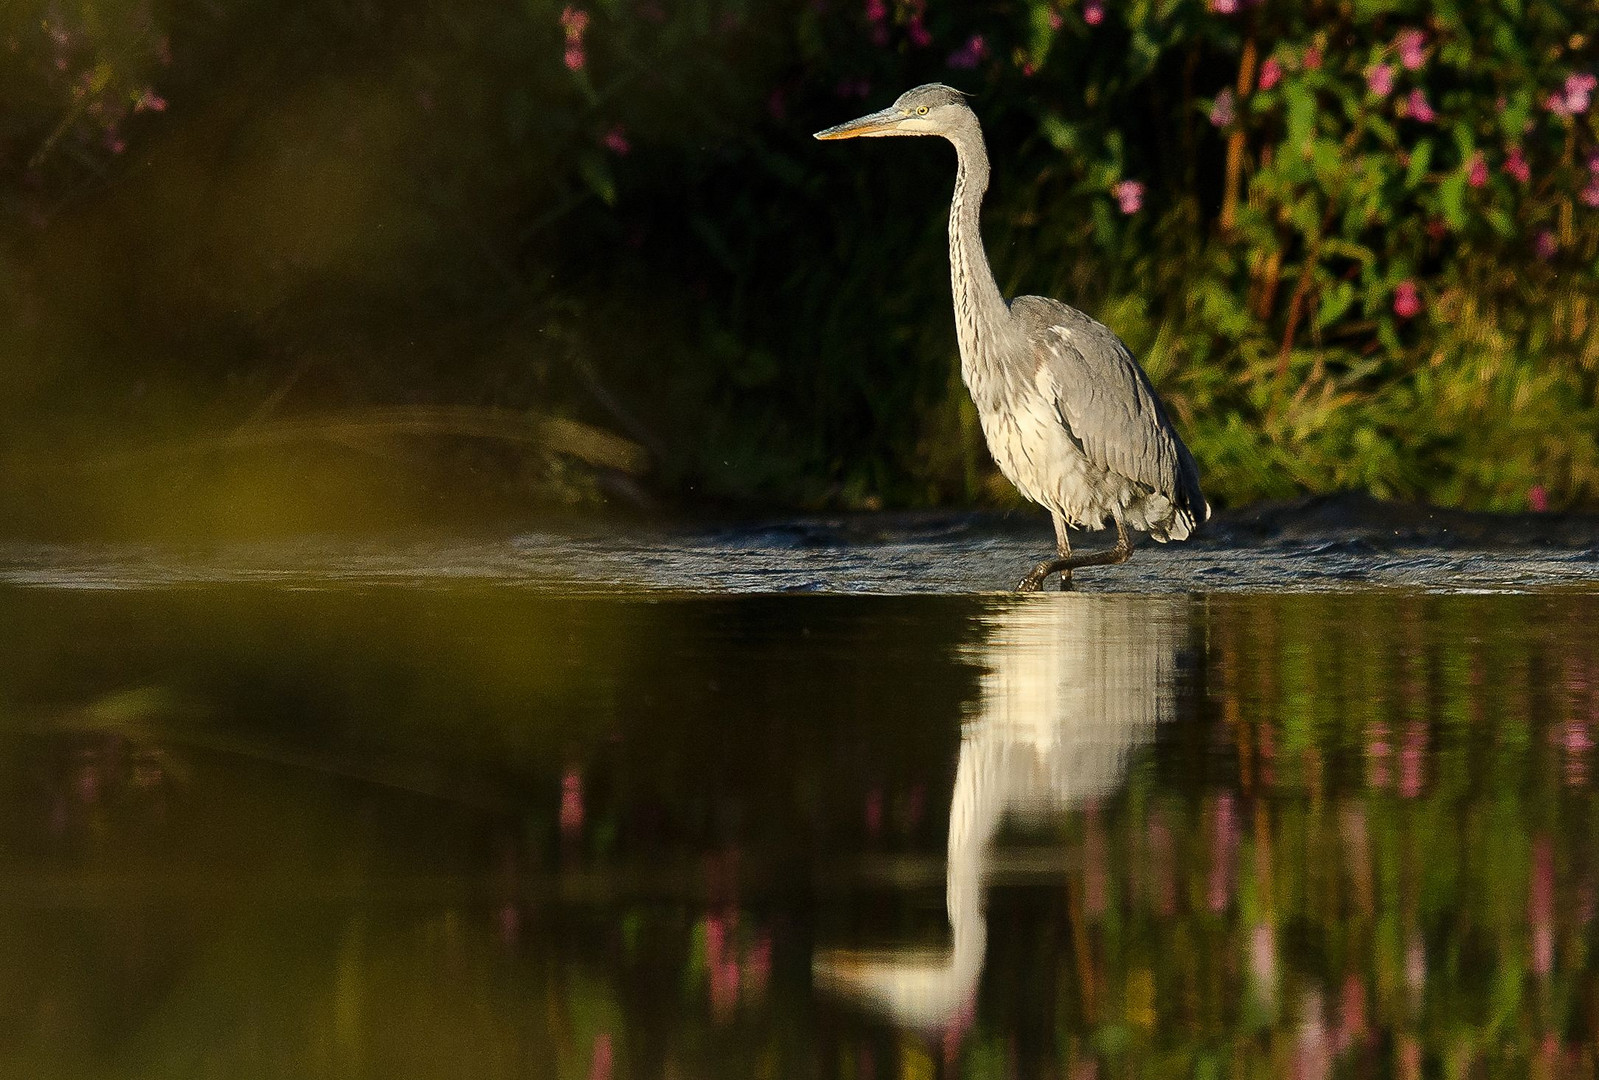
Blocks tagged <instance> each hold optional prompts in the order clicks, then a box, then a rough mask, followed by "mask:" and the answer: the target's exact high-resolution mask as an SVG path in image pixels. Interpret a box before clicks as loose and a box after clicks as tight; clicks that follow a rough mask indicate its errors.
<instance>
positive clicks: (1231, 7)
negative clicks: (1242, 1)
mask: <svg viewBox="0 0 1599 1080" xmlns="http://www.w3.org/2000/svg"><path fill="white" fill-rule="evenodd" d="M1210 10H1212V11H1214V12H1215V13H1216V14H1218V15H1235V14H1237V13H1238V0H1210Z"/></svg>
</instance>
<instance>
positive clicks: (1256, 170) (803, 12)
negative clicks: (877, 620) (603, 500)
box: [0, 0, 1599, 509]
mask: <svg viewBox="0 0 1599 1080" xmlns="http://www.w3.org/2000/svg"><path fill="white" fill-rule="evenodd" d="M1218 9H1219V10H1218ZM1233 9H1236V10H1233ZM1590 23H1591V9H1590V8H1589V7H1588V5H1586V4H1581V3H1576V2H1564V3H1551V2H1538V0H1532V2H1525V3H1523V2H1521V0H1503V2H1500V3H1493V4H1454V3H1417V2H1385V0H1348V2H1345V3H1330V2H1317V3H1309V4H1300V3H1288V2H1278V0H1269V2H1266V3H1262V4H1258V5H1251V4H1247V3H1245V2H1244V0H1220V2H1217V0H1210V2H1209V3H1205V2H1201V0H1130V2H1126V3H1111V4H1108V5H1099V4H1096V3H1087V4H1079V3H1071V2H1066V3H1053V2H1046V0H1016V2H1013V3H1005V4H999V3H993V4H978V5H959V6H956V5H934V6H933V7H932V8H928V7H927V6H926V5H925V4H924V3H922V2H920V0H893V2H887V0H885V2H884V3H881V4H879V3H868V2H864V0H863V2H862V3H856V2H854V0H850V2H848V3H834V2H815V3H799V2H779V0H748V2H742V3H741V2H733V0H681V2H677V3H672V4H664V3H662V4H657V3H652V2H650V0H636V2H635V0H602V2H597V3H594V4H592V5H591V6H582V5H578V4H574V5H572V6H570V7H566V8H563V7H561V6H560V5H557V4H555V3H552V2H548V0H527V2H525V3H522V4H520V5H505V4H490V3H477V2H471V3H461V4H457V3H450V4H445V3H439V2H436V0H408V2H401V3H396V4H385V5H368V4H358V3H353V2H350V3H340V2H335V3H331V4H318V5H311V6H309V7H286V6H284V5H282V4H279V3H277V2H274V0H247V2H242V3H238V4H235V5H232V6H230V7H227V8H219V7H216V6H202V5H191V4H186V3H181V2H174V3H170V4H166V5H161V6H156V7H150V6H147V5H139V4H134V3H131V2H130V3H122V2H118V0H103V2H89V3H82V4H75V5H61V4H42V5H35V6H32V8H31V10H29V5H24V7H23V8H21V9H17V10H16V12H15V14H14V15H9V16H7V19H6V22H5V23H4V25H0V33H3V34H4V35H5V39H4V41H0V45H4V46H5V47H6V48H7V49H8V50H9V53H8V55H9V56H10V57H11V58H12V60H11V62H8V64H7V65H6V67H5V68H4V70H3V71H0V92H3V93H4V94H5V99H6V101H7V103H8V109H7V110H6V112H5V113H4V115H0V214H3V218H0V220H3V222H4V231H3V233H0V280H3V281H4V282H6V288H5V290H4V294H3V296H0V315H3V319H0V349H4V351H5V354H6V357H7V361H6V364H5V365H4V367H5V370H4V371H3V372H0V391H3V392H4V393H3V399H4V401H5V404H4V405H3V406H0V409H3V416H0V419H3V422H4V426H5V428H6V429H7V430H8V431H9V432H10V434H9V435H8V436H6V437H7V438H8V440H9V446H10V449H12V450H19V449H24V448H28V447H37V446H39V445H48V446H51V447H53V448H55V447H59V446H60V445H61V444H62V441H63V440H67V441H69V442H75V443H86V444H89V445H93V446H98V445H99V444H100V442H102V441H103V440H104V439H105V438H106V437H107V433H108V432H109V433H111V434H112V435H114V436H117V437H120V438H122V439H124V440H131V441H133V442H139V441H147V440H148V439H149V438H150V437H151V436H152V435H160V436H172V435H182V436H190V435H194V434H197V433H214V432H217V431H219V430H222V431H226V430H230V429H232V428H234V427H236V426H237V425H238V424H240V423H244V422H248V421H249V420H250V419H251V418H252V417H256V416H258V415H260V414H261V413H262V410H263V409H264V410H266V411H267V412H272V413H288V414H296V413H303V412H307V411H315V410H323V411H326V410H334V411H337V410H342V409H348V408H353V407H364V406H371V405H393V404H420V405H432V404H449V405H482V406H494V407H498V408H511V409H524V408H526V409H536V410H538V411H539V412H540V413H542V414H549V413H557V414H564V415H568V416H571V417H573V418H575V419H579V420H583V421H586V422H589V423H593V424H598V425H600V426H603V427H607V428H610V429H612V430H615V431H618V432H619V433H621V434H624V435H626V436H628V437H629V438H632V439H634V440H636V441H638V442H640V443H643V444H644V445H646V446H647V447H648V448H649V449H650V450H651V451H652V453H653V454H654V456H655V458H656V461H657V464H658V471H657V477H656V483H657V485H658V486H659V487H661V488H662V489H663V490H667V491H676V492H678V493H696V494H713V495H728V496H736V497H743V498H764V499H771V500H777V501H782V502H786V503H790V504H798V505H817V506H820V505H839V506H871V505H879V504H882V503H890V504H896V505H918V504H930V503H951V502H967V501H972V500H979V501H1005V500H1008V499H1014V498H1015V496H1014V493H1012V492H1010V491H1009V489H1008V486H1007V485H1005V484H1004V483H1003V481H1001V480H999V479H998V478H997V477H996V476H995V475H994V474H993V472H992V466H991V464H990V463H989V461H988V458H987V455H986V452H985V451H984V449H983V447H982V443H981V437H980V434H979V433H978V431H977V429H976V425H975V422H974V420H973V417H972V415H971V412H970V406H969V404H968V402H967V401H966V398H965V395H964V392H963V391H962V389H961V388H960V386H959V383H958V379H957V377H956V375H955V361H954V335H953V332H952V325H951V317H950V313H949V297H948V286H947V277H948V271H947V266H946V263H945V251H944V243H945V241H944V232H943V230H944V212H945V200H946V198H947V194H948V191H949V189H950V186H951V183H952V168H951V164H952V163H951V159H950V155H949V153H948V150H947V148H946V147H943V146H942V145H938V144H934V143H932V142H930V141H925V140H918V141H914V142H910V141H898V140H895V141H891V142H877V143H865V144H850V145H841V146H823V145H819V144H816V143H814V142H812V141H811V140H810V138H809V133H810V132H811V131H813V130H816V129H817V128H819V127H822V126H825V125H827V124H831V123H835V122H838V121H840V120H844V119H848V118H849V117H851V116H853V115H856V114H858V113H861V112H865V111H867V110H868V109H870V108H875V107H877V106H879V105H880V104H881V103H882V102H883V101H884V100H887V99H888V98H889V97H891V96H892V95H894V94H896V93H898V92H899V91H901V90H903V89H904V88H906V87H908V86H910V85H913V84H915V83H918V82H923V81H929V80H932V79H939V80H943V81H948V82H950V83H952V84H954V85H957V86H959V87H960V88H962V89H965V90H968V91H971V92H973V93H974V95H975V98H974V105H975V107H976V108H977V110H978V112H979V113H980V115H981V116H982V118H983V120H984V123H985V126H986V130H987V132H988V137H989V143H990V150H991V153H992V156H993V157H994V160H995V181H994V187H993V190H992V191H991V193H990V197H989V201H988V211H987V214H986V216H985V222H986V224H985V230H986V234H987V237H988V244H989V249H990V251H991V252H992V256H993V261H994V263H995V269H996V273H997V276H998V277H999V279H1000V283H1001V286H1002V288H1004V289H1005V290H1006V291H1007V292H1008V293H1011V294H1014V293H1018V292H1035V293H1041V294H1045V295H1051V296H1056V297H1059V298H1061V299H1064V300H1067V301H1068V302H1071V303H1073V304H1075V305H1077V306H1079V307H1082V308H1084V309H1085V310H1087V311H1089V312H1090V313H1092V314H1095V315H1097V316H1098V317H1100V318H1101V319H1103V320H1104V321H1106V322H1108V323H1109V324H1110V325H1111V326H1112V327H1113V328H1114V329H1116V330H1117V331H1118V332H1119V333H1121V334H1122V335H1123V337H1125V338H1126V339H1127V340H1128V342H1129V344H1131V345H1132V346H1133V348H1134V350H1135V351H1136V352H1137V353H1139V354H1140V355H1141V356H1142V357H1143V359H1144V362H1145V365H1146V367H1147V368H1148V369H1149V371H1150V373H1151V375H1152V376H1153V377H1154V378H1155V380H1156V382H1157V383H1158V384H1159V386H1160V388H1161V390H1162V392H1163V394H1164V395H1165V396H1166V398H1167V400H1168V402H1169V403H1170V405H1171V407H1172V411H1173V413H1174V415H1175V417H1176V419H1177V422H1178V424H1179V426H1180V428H1181V430H1182V431H1183V433H1184V434H1185V436H1186V437H1187V438H1188V441H1189V443H1190V445H1191V446H1192V448H1193V450H1194V453H1195V456H1196V458H1197V459H1198V461H1199V463H1200V466H1201V469H1202V472H1203V475H1204V476H1205V480H1206V487H1207V491H1208V492H1209V493H1210V494H1211V496H1212V499H1213V501H1216V502H1218V503H1227V502H1232V503H1236V502H1240V501H1244V500H1249V499H1253V498H1259V497H1263V496H1279V495H1287V494H1291V493H1294V492H1299V491H1304V490H1326V489H1333V488H1359V489H1365V490H1369V491H1372V492H1374V493H1377V494H1379V495H1384V496H1393V497H1403V498H1424V499H1429V500H1432V501H1436V502H1442V503H1450V504H1462V505H1472V506H1479V507H1491V508H1500V509H1517V508H1522V507H1524V506H1526V505H1528V504H1529V503H1531V504H1532V505H1534V506H1537V505H1540V504H1542V502H1543V501H1544V500H1546V499H1547V500H1548V502H1549V503H1550V504H1551V505H1559V504H1573V503H1584V502H1589V503H1591V502H1592V501H1593V500H1594V498H1595V496H1596V494H1599V446H1596V442H1595V436H1594V432H1595V431H1596V430H1599V415H1596V413H1599V410H1596V399H1595V386H1596V382H1599V331H1596V329H1595V324H1596V320H1599V306H1596V305H1599V283H1596V279H1595V267H1596V256H1599V209H1596V208H1595V206H1594V205H1592V204H1599V159H1595V158H1594V157H1593V155H1594V154H1595V153H1596V150H1599V139H1596V137H1595V127H1594V116H1595V111H1594V110H1593V109H1592V108H1590V107H1589V100H1588V99H1589V98H1590V97H1591V95H1592V87H1591V86H1587V84H1586V83H1585V82H1584V78H1585V77H1586V76H1589V75H1590V74H1591V73H1592V71H1593V70H1594V68H1595V65H1596V57H1599V52H1596V46H1595V43H1594V40H1593V38H1592V29H1593V28H1592V26H1591V25H1590ZM1417 33H1419V34H1420V35H1421V36H1420V37H1419V38H1415V39H1409V40H1407V37H1406V35H1407V34H1417ZM1585 86H1587V88H1586V89H1584V87H1585ZM1416 95H1419V96H1416Z"/></svg>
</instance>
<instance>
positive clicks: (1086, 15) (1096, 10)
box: [1083, 0, 1105, 26]
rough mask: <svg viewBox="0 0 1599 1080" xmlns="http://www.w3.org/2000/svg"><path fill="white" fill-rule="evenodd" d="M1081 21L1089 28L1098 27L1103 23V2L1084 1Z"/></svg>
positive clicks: (1095, 0) (1097, 0)
mask: <svg viewBox="0 0 1599 1080" xmlns="http://www.w3.org/2000/svg"><path fill="white" fill-rule="evenodd" d="M1083 21H1084V22H1085V23H1087V24H1088V25H1089V26H1098V25H1099V24H1100V23H1102V22H1104V21H1105V0H1084V3H1083Z"/></svg>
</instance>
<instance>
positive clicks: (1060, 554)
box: [1016, 511, 1072, 592]
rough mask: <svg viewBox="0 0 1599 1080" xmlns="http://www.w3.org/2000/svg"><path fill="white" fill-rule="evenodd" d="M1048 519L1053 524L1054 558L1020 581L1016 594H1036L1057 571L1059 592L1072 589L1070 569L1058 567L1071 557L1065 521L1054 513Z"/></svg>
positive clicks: (1044, 562) (1045, 561) (1070, 543)
mask: <svg viewBox="0 0 1599 1080" xmlns="http://www.w3.org/2000/svg"><path fill="white" fill-rule="evenodd" d="M1050 519H1051V520H1052V521H1054V523H1055V554H1056V558H1053V559H1045V560H1044V561H1043V562H1041V563H1039V564H1038V565H1037V566H1035V567H1033V572H1032V573H1030V574H1028V575H1027V576H1026V577H1024V578H1022V580H1021V581H1020V582H1019V583H1018V584H1017V586H1016V591H1017V592H1037V591H1038V589H1039V587H1040V586H1041V585H1043V584H1044V582H1045V581H1047V580H1048V579H1049V575H1051V574H1053V573H1054V572H1055V571H1057V570H1061V575H1060V590H1061V592H1065V591H1066V590H1067V589H1070V588H1071V587H1072V572H1071V568H1070V567H1067V568H1065V569H1064V570H1062V568H1061V566H1060V564H1061V563H1062V562H1063V561H1065V560H1067V559H1070V558H1071V557H1072V542H1071V539H1070V538H1069V537H1068V536H1067V535H1066V519H1065V518H1064V517H1062V516H1061V515H1059V514H1057V513H1054V512H1053V511H1051V513H1050Z"/></svg>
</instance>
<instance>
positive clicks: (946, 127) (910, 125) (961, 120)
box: [816, 83, 975, 139]
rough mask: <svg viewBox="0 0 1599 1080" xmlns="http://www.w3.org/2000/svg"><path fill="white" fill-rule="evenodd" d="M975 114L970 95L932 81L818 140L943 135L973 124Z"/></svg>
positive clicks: (832, 128) (822, 134) (839, 126)
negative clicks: (969, 100)
mask: <svg viewBox="0 0 1599 1080" xmlns="http://www.w3.org/2000/svg"><path fill="white" fill-rule="evenodd" d="M974 119H975V117H973V115H972V110H971V109H969V108H967V106H966V95H965V94H963V93H961V92H960V91H959V90H956V89H954V88H952V87H948V86H945V85H944V84H943V83H928V84H927V85H926V86H918V87H917V88H916V89H914V90H907V91H905V92H904V93H903V94H901V95H900V96H899V100H898V101H896V102H894V104H892V105H890V106H889V107H888V108H886V109H883V110H882V111H881V112H874V113H871V114H869V115H867V116H863V117H861V118H859V119H858V120H851V121H850V122H849V123H847V124H839V125H838V126H837V127H830V128H828V129H827V130H825V131H818V132H817V133H816V137H817V138H818V139H855V138H872V137H876V136H880V135H943V136H946V137H947V136H949V135H950V134H951V133H952V132H954V131H955V130H956V129H957V128H960V127H962V126H964V125H966V124H969V123H971V122H972V121H973V120H974Z"/></svg>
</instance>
